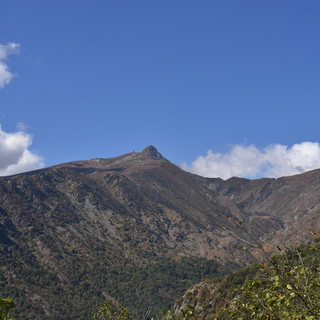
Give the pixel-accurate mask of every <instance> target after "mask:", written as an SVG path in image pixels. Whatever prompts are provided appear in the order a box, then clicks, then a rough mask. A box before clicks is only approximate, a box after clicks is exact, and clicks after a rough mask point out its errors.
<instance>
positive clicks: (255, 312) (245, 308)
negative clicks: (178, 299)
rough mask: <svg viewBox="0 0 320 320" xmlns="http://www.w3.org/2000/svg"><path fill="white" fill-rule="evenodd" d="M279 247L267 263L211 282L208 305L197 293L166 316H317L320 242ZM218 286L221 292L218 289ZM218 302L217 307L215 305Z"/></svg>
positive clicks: (262, 319)
mask: <svg viewBox="0 0 320 320" xmlns="http://www.w3.org/2000/svg"><path fill="white" fill-rule="evenodd" d="M278 249H279V250H280V251H281V254H280V255H278V256H274V257H272V258H268V259H267V262H266V263H264V264H260V265H259V266H256V267H251V268H246V269H243V270H241V271H238V272H235V273H234V274H232V275H229V276H227V277H225V278H224V279H223V280H221V281H220V282H219V281H215V282H213V285H214V294H213V296H210V297H209V299H207V300H206V299H203V301H205V302H207V301H208V300H210V301H209V303H208V304H207V305H206V304H205V303H202V302H201V301H200V300H199V295H198V298H197V299H194V300H191V305H189V306H188V307H186V308H184V309H183V310H182V311H181V312H180V313H179V314H174V313H172V312H169V313H168V314H167V315H166V317H165V319H166V320H169V319H170V320H186V319H192V320H195V319H197V320H198V319H199V320H200V319H201V320H203V319H206V320H209V319H210V320H230V319H236V320H317V319H320V243H319V242H316V243H315V244H314V245H310V246H303V247H300V248H298V249H294V250H282V249H280V248H278ZM211 288H212V287H211ZM221 288H223V292H219V291H220V290H221ZM206 292H209V290H207V291H206ZM200 296H201V295H200ZM215 298H217V299H218V300H220V302H219V301H215V300H214V299H215ZM189 301H190V300H189ZM221 301H222V302H224V306H223V307H221ZM219 303H220V308H216V306H217V305H219ZM209 305H210V307H209V308H208V306H209Z"/></svg>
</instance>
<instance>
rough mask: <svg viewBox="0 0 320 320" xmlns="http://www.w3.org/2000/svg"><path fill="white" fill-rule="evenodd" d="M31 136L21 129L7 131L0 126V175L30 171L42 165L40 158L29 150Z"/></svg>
mask: <svg viewBox="0 0 320 320" xmlns="http://www.w3.org/2000/svg"><path fill="white" fill-rule="evenodd" d="M31 144H32V136H31V135H30V134H28V133H26V132H24V131H23V128H20V129H18V131H17V132H14V133H7V132H5V131H3V130H2V128H1V126H0V176H7V175H12V174H16V173H21V172H26V171H31V170H34V169H38V168H40V167H42V166H43V160H42V158H41V157H40V156H39V155H37V154H35V153H33V152H31V151H30V150H29V147H30V146H31Z"/></svg>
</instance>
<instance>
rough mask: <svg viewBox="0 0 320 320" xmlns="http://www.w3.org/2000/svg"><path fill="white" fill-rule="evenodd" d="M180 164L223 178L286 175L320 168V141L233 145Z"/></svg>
mask: <svg viewBox="0 0 320 320" xmlns="http://www.w3.org/2000/svg"><path fill="white" fill-rule="evenodd" d="M181 167H182V169H184V170H186V171H189V172H192V173H196V174H198V175H201V176H205V177H220V178H222V179H228V178H231V177H233V176H236V177H245V178H259V177H280V176H288V175H293V174H297V173H302V172H305V171H308V170H312V169H316V168H320V144H319V143H318V142H301V143H298V144H294V145H292V146H285V145H281V144H272V145H269V146H267V147H266V148H264V149H262V150H261V149H260V150H259V149H258V148H257V147H256V146H254V145H235V146H233V147H232V148H231V149H230V150H229V151H228V152H226V153H216V152H213V151H212V150H209V151H208V152H207V155H205V156H198V157H197V159H196V160H195V161H193V162H192V163H191V165H187V164H186V163H183V164H182V165H181Z"/></svg>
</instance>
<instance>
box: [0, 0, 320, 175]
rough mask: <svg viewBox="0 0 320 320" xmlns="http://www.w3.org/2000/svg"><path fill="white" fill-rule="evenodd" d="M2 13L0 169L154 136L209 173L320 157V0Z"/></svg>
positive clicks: (70, 4) (81, 2)
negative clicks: (18, 160) (26, 158)
mask: <svg viewBox="0 0 320 320" xmlns="http://www.w3.org/2000/svg"><path fill="white" fill-rule="evenodd" d="M0 12H1V19H0V45H1V46H2V47H0V63H1V64H0V67H1V65H2V66H5V69H6V72H7V73H6V74H4V73H3V74H2V77H3V79H6V81H4V80H3V84H2V85H1V68H0V86H1V88H0V124H1V128H2V129H1V134H2V136H1V134H0V137H2V138H1V139H2V140H3V143H2V145H3V146H2V149H1V141H0V174H1V172H2V174H6V173H12V172H13V171H12V170H13V169H12V170H11V171H10V170H9V171H7V168H8V165H10V160H12V164H11V165H17V164H15V163H14V161H17V157H18V155H17V154H19V152H20V156H21V155H22V152H24V151H26V150H27V151H28V152H29V156H40V157H41V160H40V158H38V159H36V158H34V157H33V158H32V157H31V158H32V159H33V160H32V161H31V162H30V163H32V166H43V165H44V166H49V165H54V164H58V163H62V162H66V161H73V160H80V159H89V158H95V157H105V158H108V157H113V156H117V155H120V154H123V153H127V152H131V151H132V150H135V151H140V150H141V149H142V148H144V147H145V146H147V145H150V144H152V145H155V146H156V147H157V148H158V150H159V151H160V152H161V153H162V154H163V155H164V156H166V157H167V158H168V159H170V160H171V161H172V162H174V163H176V164H178V165H181V164H182V163H184V164H183V165H182V166H183V167H184V168H185V169H186V170H190V171H192V172H196V173H199V174H203V175H207V176H222V177H224V178H227V177H229V176H232V175H239V176H247V177H258V176H263V175H270V176H272V175H273V176H279V175H282V174H284V175H285V174H293V173H296V172H303V171H305V170H309V169H313V168H315V167H319V166H320V159H319V158H320V151H319V150H320V145H319V143H318V142H319V140H320V139H319V133H320V126H319V120H318V119H319V113H320V111H319V110H320V108H319V103H320V90H319V85H320V59H319V58H320V36H319V35H320V19H319V16H320V2H319V1H315V0H314V1H312V0H311V1H294V0H290V1H281V0H280V1H279V0H277V1H272V0H269V1H257V0H252V1H245V0H244V1H228V0H223V1H222V0H221V1H218V0H212V1H189V0H183V1H182V0H181V1H176V0H170V1H169V0H168V1H167V0H162V1H151V0H149V1H140V0H135V1H132V0H130V1H129V0H127V1H122V0H117V1H107V0H101V1H97V0H90V1H89V0H87V1H85V0H77V1H62V0H55V1H43V0H41V1H40V0H28V1H24V0H1V2H0ZM10 44H11V45H12V44H15V46H16V47H15V48H14V50H13V48H12V47H11V48H10V46H9V45H10ZM1 48H2V53H3V54H2V58H1ZM2 70H3V69H2ZM3 72H4V71H3ZM8 72H10V74H11V76H12V77H9V78H8ZM5 77H7V78H5ZM15 135H17V137H18V139H16V141H20V140H19V139H20V138H21V139H22V140H23V139H24V140H23V141H22V140H21V141H22V142H21V143H20V144H19V147H17V146H16V145H13V146H11V145H9V144H10V143H13V142H10V143H9V142H8V141H9V140H8V139H9V137H14V136H15ZM4 146H5V147H4ZM281 147H282V148H281ZM15 148H16V149H15ZM13 149H14V151H15V155H14V156H13V155H12V154H13V153H14V152H13V151H12V150H13ZM279 150H280V151H279ZM278 151H279V152H278ZM10 152H11V153H10ZM8 154H9V155H8ZM1 157H2V158H3V159H4V158H6V159H7V160H6V162H5V161H4V160H3V161H2V162H3V163H2V162H1ZM281 157H282V158H281ZM29 158H30V157H29ZM29 158H28V159H29ZM262 158H263V159H262ZM278 158H279V159H280V158H281V159H282V160H281V159H280V160H279V159H278ZM297 158H299V159H298V160H297ZM21 159H22V158H20V160H21ZM275 159H278V160H275ZM283 159H285V160H283ZM21 161H22V160H21ZM26 161H29V160H24V163H26ZM275 161H278V162H277V163H278V166H279V161H280V162H281V161H282V162H281V166H282V167H285V166H289V167H290V166H292V168H293V169H294V168H295V169H294V170H296V171H294V170H293V171H292V170H291V171H290V170H289V171H288V170H287V171H286V170H282V171H281V170H280V171H279V172H278V173H275V170H273V171H272V170H271V171H270V170H269V169H270V167H272V168H273V167H274V166H276V165H275V164H274V162H275ZM299 161H300V162H299ZM306 162H307V163H306ZM248 163H251V164H250V166H254V167H255V169H254V170H253V171H252V170H251V171H250V170H249V171H248V170H247V169H248V168H247V167H248ZM1 166H2V167H1ZM32 166H31V167H32ZM199 166H200V167H201V168H200V169H199V168H198V167H199ZM226 166H227V167H228V168H226ZM237 166H238V167H239V170H238V171H237V170H233V169H232V168H233V167H237ZM18 167H19V166H18ZM31 167H30V166H28V165H27V166H25V167H23V166H21V168H24V169H26V170H27V169H30V168H31ZM230 167H232V168H231V169H230ZM243 167H245V168H243ZM197 168H198V169H197ZM214 168H218V169H217V170H216V171H214ZM241 168H242V169H243V170H242V169H241ZM277 168H278V167H277ZM290 168H291V167H290ZM18 169H19V168H18ZM1 170H2V171H1ZM21 170H22V169H20V171H21ZM201 170H202V171H201ZM210 170H211V171H210ZM212 170H213V171H212ZM219 172H220V173H221V174H220V173H219ZM226 172H230V173H228V174H224V173H226Z"/></svg>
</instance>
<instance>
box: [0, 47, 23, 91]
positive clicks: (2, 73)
mask: <svg viewBox="0 0 320 320" xmlns="http://www.w3.org/2000/svg"><path fill="white" fill-rule="evenodd" d="M19 50H20V45H19V44H18V43H14V42H11V43H8V44H0V88H3V87H4V86H5V85H7V84H8V83H9V82H10V81H11V80H12V79H13V78H14V76H15V74H14V73H12V72H11V71H10V70H9V67H8V65H7V62H6V61H7V59H8V56H9V55H10V54H14V53H17V52H19Z"/></svg>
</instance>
